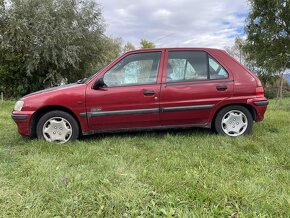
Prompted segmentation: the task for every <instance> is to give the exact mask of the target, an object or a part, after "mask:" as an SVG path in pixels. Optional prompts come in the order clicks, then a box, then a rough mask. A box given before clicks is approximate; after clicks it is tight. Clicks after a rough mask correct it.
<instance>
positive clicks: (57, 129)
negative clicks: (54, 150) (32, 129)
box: [36, 111, 79, 144]
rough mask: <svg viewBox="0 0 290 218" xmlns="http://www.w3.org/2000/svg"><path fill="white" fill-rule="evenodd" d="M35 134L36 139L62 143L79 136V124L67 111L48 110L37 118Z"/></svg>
mask: <svg viewBox="0 0 290 218" xmlns="http://www.w3.org/2000/svg"><path fill="white" fill-rule="evenodd" d="M36 134H37V138H38V139H45V140H46V141H48V142H56V143H60V144H63V143H66V142H68V141H72V140H75V139H77V138H78V137H79V126H78V123H77V121H76V120H75V119H74V118H73V116H71V115H70V114H69V113H66V112H64V111H50V112H48V113H46V114H44V115H43V116H42V117H41V118H40V119H39V121H38V123H37V126H36Z"/></svg>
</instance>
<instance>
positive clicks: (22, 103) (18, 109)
mask: <svg viewBox="0 0 290 218" xmlns="http://www.w3.org/2000/svg"><path fill="white" fill-rule="evenodd" d="M23 105H24V101H17V102H16V104H15V106H14V110H15V111H21V109H22V107H23Z"/></svg>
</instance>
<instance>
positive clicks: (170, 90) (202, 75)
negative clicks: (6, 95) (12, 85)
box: [12, 48, 268, 143]
mask: <svg viewBox="0 0 290 218" xmlns="http://www.w3.org/2000/svg"><path fill="white" fill-rule="evenodd" d="M267 105H268V101H267V99H266V98H265V97H264V90H263V87H262V84H261V82H260V80H259V79H258V78H257V77H256V76H255V75H254V74H253V73H252V72H250V71H249V70H248V69H246V68H245V67H244V66H243V65H241V64H240V63H239V62H237V61H236V60H235V59H234V58H232V57H231V56H230V55H229V54H227V53H226V52H225V51H222V50H218V49H209V48H185V49H184V48H183V49H182V48H173V49H146V50H138V51H131V52H128V53H126V54H124V55H123V56H121V57H120V58H118V59H117V60H116V61H114V62H113V63H111V64H110V65H108V66H107V67H106V68H104V69H103V70H102V71H101V72H99V73H97V74H95V75H94V76H92V77H91V78H89V79H84V80H81V81H79V82H78V83H75V84H69V85H64V86H59V87H55V88H50V89H46V90H42V91H39V92H35V93H32V94H30V95H27V96H24V97H23V98H21V99H20V100H19V101H17V103H16V105H15V108H14V110H13V112H12V118H13V119H14V120H15V122H16V124H17V126H18V131H19V133H20V134H21V135H23V136H30V137H34V136H37V137H38V138H39V139H45V140H46V141H49V142H58V143H65V142H68V141H70V140H74V139H77V138H78V137H79V135H80V134H83V135H88V134H94V133H98V132H106V131H112V130H113V131H114V130H125V131H126V130H132V129H154V128H173V127H174V128H175V127H194V126H197V127H207V128H212V129H214V130H215V131H216V132H217V133H220V134H225V135H228V136H240V135H244V134H248V133H249V132H250V131H251V129H252V126H253V121H256V122H259V121H261V120H263V118H264V113H265V111H266V108H267Z"/></svg>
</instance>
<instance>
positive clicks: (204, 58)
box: [167, 51, 228, 82]
mask: <svg viewBox="0 0 290 218" xmlns="http://www.w3.org/2000/svg"><path fill="white" fill-rule="evenodd" d="M224 78H228V73H227V72H226V70H225V69H224V68H223V67H222V66H221V65H220V64H219V63H218V62H217V61H216V60H214V59H213V58H212V57H211V56H209V55H208V54H207V53H206V52H203V51H185V52H182V51H177V52H169V53H168V63H167V82H178V81H194V80H206V79H224Z"/></svg>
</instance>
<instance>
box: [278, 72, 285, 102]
mask: <svg viewBox="0 0 290 218" xmlns="http://www.w3.org/2000/svg"><path fill="white" fill-rule="evenodd" d="M283 82H284V75H283V72H282V73H281V76H280V84H279V89H278V93H279V96H278V98H283Z"/></svg>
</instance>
